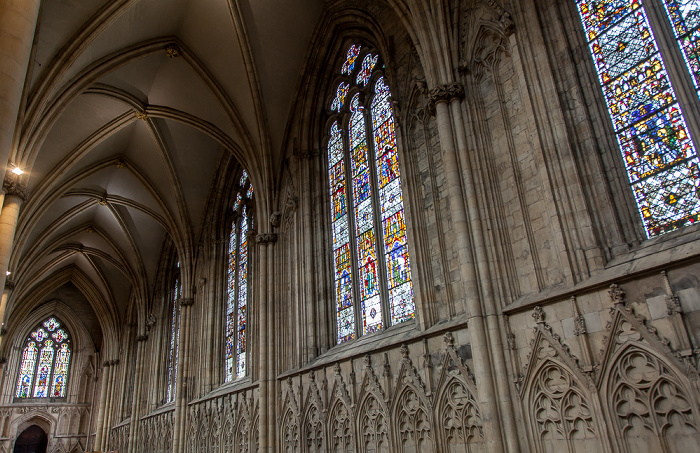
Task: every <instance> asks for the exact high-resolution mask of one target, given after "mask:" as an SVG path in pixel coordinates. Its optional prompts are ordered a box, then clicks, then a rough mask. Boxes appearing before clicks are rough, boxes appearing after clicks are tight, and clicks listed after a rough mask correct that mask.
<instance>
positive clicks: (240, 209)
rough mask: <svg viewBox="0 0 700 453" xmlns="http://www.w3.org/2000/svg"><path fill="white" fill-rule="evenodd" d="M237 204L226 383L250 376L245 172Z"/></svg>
mask: <svg viewBox="0 0 700 453" xmlns="http://www.w3.org/2000/svg"><path fill="white" fill-rule="evenodd" d="M238 187H239V189H238V193H237V194H236V201H235V202H234V204H233V212H234V216H233V217H234V219H233V224H232V226H231V235H230V236H229V246H228V291H227V293H228V297H227V303H226V357H225V359H226V373H225V380H226V382H230V381H233V380H235V379H238V378H241V377H243V376H245V374H246V368H247V367H246V363H247V360H246V359H247V357H246V351H247V348H246V340H247V338H246V337H247V324H248V270H249V269H248V266H249V263H248V232H249V231H250V229H251V227H252V221H253V219H252V215H251V212H250V206H251V202H252V199H253V186H252V185H251V183H250V180H249V179H248V173H246V171H245V170H244V171H243V175H242V176H241V179H240V180H239V181H238Z"/></svg>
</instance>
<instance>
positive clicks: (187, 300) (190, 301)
mask: <svg viewBox="0 0 700 453" xmlns="http://www.w3.org/2000/svg"><path fill="white" fill-rule="evenodd" d="M178 302H179V303H180V306H181V307H189V306H191V305H194V297H181V298H180V300H179V301H178Z"/></svg>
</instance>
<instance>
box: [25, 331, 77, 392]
mask: <svg viewBox="0 0 700 453" xmlns="http://www.w3.org/2000/svg"><path fill="white" fill-rule="evenodd" d="M24 344H25V346H24V349H23V350H22V359H21V361H20V364H19V377H18V378H17V390H16V391H15V397H17V398H47V397H50V398H63V397H65V396H66V386H67V385H68V366H69V365H70V355H71V350H70V338H68V332H67V331H66V330H65V329H64V328H63V327H62V326H61V323H60V322H58V320H57V319H56V318H54V317H51V318H49V319H47V320H46V321H44V322H43V323H41V324H40V325H39V326H38V327H37V328H36V329H34V331H32V333H31V334H29V336H28V337H27V339H26V340H25V342H24Z"/></svg>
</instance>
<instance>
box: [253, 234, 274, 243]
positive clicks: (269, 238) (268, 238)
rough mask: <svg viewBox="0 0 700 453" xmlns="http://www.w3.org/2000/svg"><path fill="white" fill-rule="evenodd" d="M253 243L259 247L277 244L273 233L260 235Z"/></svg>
mask: <svg viewBox="0 0 700 453" xmlns="http://www.w3.org/2000/svg"><path fill="white" fill-rule="evenodd" d="M255 242H256V243H258V244H261V245H267V244H274V243H275V242H277V234H275V233H262V234H258V235H257V236H256V237H255Z"/></svg>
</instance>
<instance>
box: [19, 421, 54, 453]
mask: <svg viewBox="0 0 700 453" xmlns="http://www.w3.org/2000/svg"><path fill="white" fill-rule="evenodd" d="M48 443H49V440H48V438H47V437H46V433H45V432H44V430H43V429H41V428H39V427H38V426H36V425H32V426H30V427H29V428H27V429H25V430H24V431H22V434H20V435H19V437H18V438H17V441H16V442H15V449H14V450H13V453H46V445H47V444H48Z"/></svg>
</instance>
